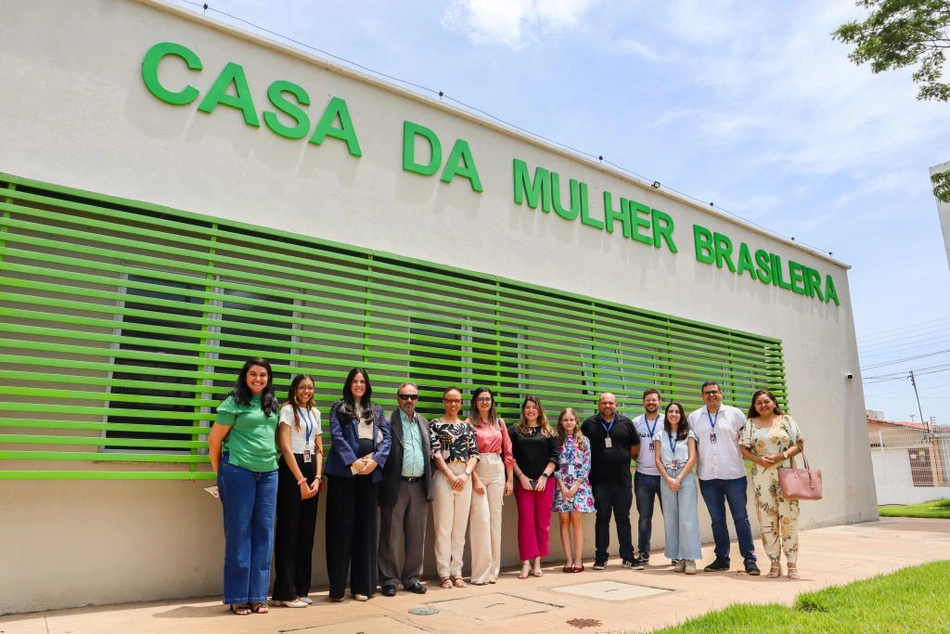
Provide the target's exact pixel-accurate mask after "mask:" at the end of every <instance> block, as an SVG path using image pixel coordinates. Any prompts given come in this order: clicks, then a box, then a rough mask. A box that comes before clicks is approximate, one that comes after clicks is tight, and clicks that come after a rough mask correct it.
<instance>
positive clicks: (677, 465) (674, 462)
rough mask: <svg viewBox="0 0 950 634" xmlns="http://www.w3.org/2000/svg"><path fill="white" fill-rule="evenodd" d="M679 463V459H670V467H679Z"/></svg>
mask: <svg viewBox="0 0 950 634" xmlns="http://www.w3.org/2000/svg"><path fill="white" fill-rule="evenodd" d="M679 468H680V463H679V460H670V469H679Z"/></svg>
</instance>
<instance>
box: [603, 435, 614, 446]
mask: <svg viewBox="0 0 950 634" xmlns="http://www.w3.org/2000/svg"><path fill="white" fill-rule="evenodd" d="M604 446H605V447H607V449H610V448H611V447H613V446H614V441H613V440H612V439H611V438H610V436H607V440H605V441H604Z"/></svg>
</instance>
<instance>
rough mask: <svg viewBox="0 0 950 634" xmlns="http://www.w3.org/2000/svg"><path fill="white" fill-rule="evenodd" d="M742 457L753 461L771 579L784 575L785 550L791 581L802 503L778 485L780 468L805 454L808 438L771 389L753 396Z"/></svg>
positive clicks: (754, 486) (795, 571) (754, 487)
mask: <svg viewBox="0 0 950 634" xmlns="http://www.w3.org/2000/svg"><path fill="white" fill-rule="evenodd" d="M739 444H740V445H741V447H742V455H743V456H745V458H746V459H748V460H751V461H752V463H753V464H752V490H753V491H754V492H755V510H756V511H757V513H758V516H759V525H760V526H761V528H762V544H763V546H765V552H766V553H767V554H768V556H769V560H770V561H771V562H772V568H771V570H769V574H768V576H769V577H770V578H772V579H775V578H777V577H781V576H782V564H781V561H780V560H781V555H782V551H783V550H784V551H785V559H786V560H787V561H788V578H789V579H799V578H800V577H799V574H798V500H786V499H785V497H784V496H783V495H782V487H781V486H780V485H779V482H778V468H779V467H789V466H791V465H790V464H789V458H791V457H792V456H797V455H798V454H800V453H802V451H804V447H805V439H804V438H803V437H802V432H801V430H800V429H799V428H798V423H796V422H795V419H793V418H792V417H791V416H786V415H785V414H783V413H782V410H781V408H780V407H779V406H778V403H777V402H776V401H775V396H773V395H772V393H771V392H769V391H768V390H759V391H758V392H756V393H755V394H753V395H752V405H751V406H750V407H749V419H748V421H746V426H745V430H743V432H742V437H741V439H740V441H739Z"/></svg>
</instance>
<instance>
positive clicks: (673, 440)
mask: <svg viewBox="0 0 950 634" xmlns="http://www.w3.org/2000/svg"><path fill="white" fill-rule="evenodd" d="M676 433H677V434H679V432H676ZM667 438H669V439H670V453H671V454H673V459H674V460H675V459H676V443H677V442H678V441H677V440H676V436H674V435H673V434H667Z"/></svg>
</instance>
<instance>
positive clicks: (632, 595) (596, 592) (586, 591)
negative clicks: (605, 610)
mask: <svg viewBox="0 0 950 634" xmlns="http://www.w3.org/2000/svg"><path fill="white" fill-rule="evenodd" d="M551 589H552V590H554V591H555V592H566V593H568V594H576V595H577V596H581V597H587V598H589V599H602V600H604V601H627V600H628V599H640V598H643V597H650V596H653V595H656V594H664V593H666V592H670V591H669V590H667V589H665V588H651V587H650V586H638V585H636V584H633V583H621V582H619V581H594V582H592V583H580V584H577V585H573V586H562V587H560V588H551Z"/></svg>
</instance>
